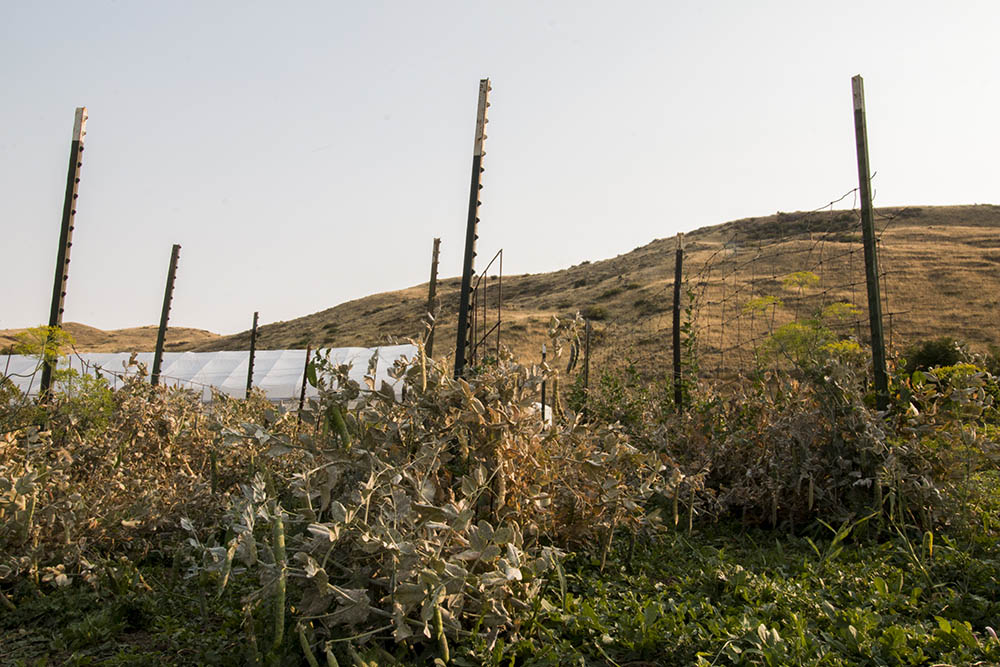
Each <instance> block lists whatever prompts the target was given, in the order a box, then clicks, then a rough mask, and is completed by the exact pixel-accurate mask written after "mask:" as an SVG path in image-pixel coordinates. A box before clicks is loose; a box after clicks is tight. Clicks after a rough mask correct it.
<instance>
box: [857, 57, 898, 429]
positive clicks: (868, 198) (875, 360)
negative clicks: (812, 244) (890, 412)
mask: <svg viewBox="0 0 1000 667" xmlns="http://www.w3.org/2000/svg"><path fill="white" fill-rule="evenodd" d="M851 88H852V92H853V97H854V138H855V142H856V144H857V152H858V185H859V191H860V194H861V232H862V237H863V240H864V246H865V282H866V283H867V285H868V323H869V327H870V328H871V336H872V365H873V366H874V371H875V402H876V406H877V407H878V409H879V410H885V409H886V407H888V405H889V379H888V376H887V374H886V370H885V336H884V334H883V331H882V300H881V297H880V295H879V283H878V252H877V251H876V248H875V210H874V209H873V208H872V193H871V176H870V171H869V162H868V125H867V121H866V119H865V86H864V80H863V79H862V78H861V75H860V74H858V75H857V76H855V77H853V78H852V79H851Z"/></svg>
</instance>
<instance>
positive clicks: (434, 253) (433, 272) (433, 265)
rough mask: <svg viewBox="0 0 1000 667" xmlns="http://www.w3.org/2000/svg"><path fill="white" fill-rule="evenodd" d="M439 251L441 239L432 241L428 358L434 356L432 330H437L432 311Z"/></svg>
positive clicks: (428, 300) (428, 301)
mask: <svg viewBox="0 0 1000 667" xmlns="http://www.w3.org/2000/svg"><path fill="white" fill-rule="evenodd" d="M440 251H441V239H434V249H433V250H432V251H431V281H430V284H429V286H428V287H427V316H428V317H430V318H431V320H430V322H429V324H430V331H428V332H427V344H426V345H424V352H425V353H426V354H427V356H428V357H433V356H434V330H435V329H437V316H436V315H435V314H434V311H435V310H437V309H436V308H435V307H434V304H435V298H436V297H437V283H438V253H439V252H440Z"/></svg>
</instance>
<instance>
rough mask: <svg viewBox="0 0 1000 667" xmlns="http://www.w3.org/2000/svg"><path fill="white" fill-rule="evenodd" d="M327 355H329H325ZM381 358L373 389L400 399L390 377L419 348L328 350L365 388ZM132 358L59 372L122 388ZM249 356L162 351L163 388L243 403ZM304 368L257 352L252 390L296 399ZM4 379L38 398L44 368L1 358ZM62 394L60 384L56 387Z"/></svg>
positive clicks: (95, 358)
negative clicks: (389, 390)
mask: <svg viewBox="0 0 1000 667" xmlns="http://www.w3.org/2000/svg"><path fill="white" fill-rule="evenodd" d="M322 352H323V354H326V352H327V350H323V351H322ZM375 354H377V355H378V361H377V365H376V367H375V386H376V388H378V387H381V386H382V383H383V382H388V383H389V384H390V385H391V386H392V387H393V388H394V389H395V390H396V394H397V396H398V395H399V393H400V392H401V391H402V387H401V386H399V384H398V383H399V382H400V381H399V380H395V379H393V378H391V377H389V370H390V369H391V368H392V365H393V364H394V363H395V362H396V360H397V359H399V358H401V357H402V358H406V359H411V358H413V357H414V356H416V354H417V346H416V345H386V346H383V347H377V348H367V347H340V348H333V349H331V350H329V358H330V361H331V362H333V363H334V364H336V365H340V364H350V365H351V370H350V377H351V379H352V380H355V381H357V382H358V384H360V385H361V387H362V389H364V388H365V383H364V376H365V374H366V373H367V372H368V363H369V360H370V359H371V358H372V355H375ZM131 356H132V355H131V354H129V353H127V352H121V353H94V352H88V353H80V354H73V355H71V356H68V357H62V358H61V359H60V360H59V366H58V367H59V368H60V369H64V368H68V367H72V368H73V369H75V370H77V371H79V372H82V373H85V374H87V375H91V376H94V375H96V374H97V373H100V374H101V375H102V376H103V377H105V378H106V379H107V380H108V381H109V382H110V383H111V384H112V385H117V384H120V383H121V378H122V377H123V376H125V375H134V374H136V373H137V372H138V368H137V367H136V366H129V365H128V362H129V358H130V357H131ZM136 361H137V362H138V363H140V364H142V365H144V366H145V367H146V372H147V373H148V372H149V371H150V370H151V369H152V367H153V353H152V352H143V353H139V354H137V355H136ZM249 364H250V353H249V352H164V353H163V360H162V363H161V365H160V384H163V385H166V386H170V387H173V386H177V387H184V388H186V389H192V390H194V391H198V392H200V393H201V399H202V400H203V401H206V402H207V401H211V400H212V388H215V389H217V390H219V391H221V392H223V393H226V394H229V395H230V396H235V397H238V398H242V397H243V396H244V395H245V393H246V385H247V370H248V368H249ZM305 364H306V351H305V350H258V351H257V352H256V354H255V355H254V375H253V386H254V387H257V388H259V389H263V390H264V392H265V393H266V394H267V397H268V398H269V399H270V400H272V401H276V402H277V401H288V400H293V399H298V397H299V395H300V393H301V391H302V383H303V382H304V379H305V378H304V375H305ZM0 375H2V376H5V377H7V378H9V379H10V380H11V381H12V382H13V383H14V384H15V385H16V386H17V388H18V389H19V390H21V391H22V392H24V393H28V394H36V393H38V386H39V384H40V383H41V377H42V373H41V369H40V368H39V362H38V358H37V357H30V356H21V355H8V356H6V357H4V356H0ZM56 388H57V389H58V385H57V387H56ZM316 393H317V392H316V389H315V388H314V387H311V386H309V385H308V384H307V385H306V396H307V397H308V396H315V395H316Z"/></svg>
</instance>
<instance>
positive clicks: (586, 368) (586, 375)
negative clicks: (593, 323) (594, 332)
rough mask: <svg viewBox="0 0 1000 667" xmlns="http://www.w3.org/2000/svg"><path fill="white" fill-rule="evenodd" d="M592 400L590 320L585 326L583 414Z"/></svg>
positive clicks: (584, 414)
mask: <svg viewBox="0 0 1000 667" xmlns="http://www.w3.org/2000/svg"><path fill="white" fill-rule="evenodd" d="M589 402H590V320H587V322H586V324H585V325H584V327H583V416H584V417H586V416H587V404H588V403H589Z"/></svg>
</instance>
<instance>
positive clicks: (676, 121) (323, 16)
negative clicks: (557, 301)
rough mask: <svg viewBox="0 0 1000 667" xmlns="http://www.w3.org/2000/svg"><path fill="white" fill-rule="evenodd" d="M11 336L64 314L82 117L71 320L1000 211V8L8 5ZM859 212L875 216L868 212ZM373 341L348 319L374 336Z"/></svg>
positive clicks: (154, 316) (280, 313)
mask: <svg viewBox="0 0 1000 667" xmlns="http://www.w3.org/2000/svg"><path fill="white" fill-rule="evenodd" d="M0 10H2V17H0V81H3V82H4V94H3V100H4V104H3V105H2V106H0V183H2V184H3V195H2V196H0V231H2V236H0V238H2V242H0V246H2V254H0V257H2V261H0V284H2V285H3V286H4V292H3V294H4V298H3V305H2V307H0V328H9V327H20V326H32V325H36V324H41V323H44V322H45V320H47V317H48V309H49V296H50V292H51V285H52V273H53V269H54V264H55V253H56V241H57V239H58V232H59V218H60V213H61V210H62V192H63V189H64V187H65V171H66V160H67V154H68V149H69V140H70V135H71V130H72V122H73V111H74V108H75V107H77V106H84V105H85V106H87V107H88V110H89V114H90V120H89V124H88V135H87V144H86V145H87V150H86V153H85V159H84V166H83V173H82V182H81V188H80V200H79V205H78V211H79V212H78V215H77V225H76V231H75V236H74V245H73V255H72V257H73V261H72V264H71V270H70V280H69V289H68V295H67V301H66V320H67V321H79V322H83V323H85V324H89V325H92V326H97V327H101V328H105V329H107V328H118V327H126V326H138V325H143V324H154V323H156V321H157V320H158V318H159V311H160V301H161V298H162V292H163V282H164V279H165V275H166V269H167V261H168V259H169V254H170V246H171V244H172V243H180V244H181V245H182V246H183V249H182V251H181V261H180V268H179V272H178V278H177V291H176V294H175V299H174V307H173V311H172V316H171V324H174V325H178V326H192V327H200V328H205V329H211V330H213V331H217V332H220V333H229V332H234V331H238V330H243V329H246V328H248V327H249V325H250V322H251V318H252V313H253V311H254V310H259V311H260V312H261V320H262V322H265V323H266V322H273V321H277V320H287V319H291V318H294V317H298V316H301V315H306V314H309V313H312V312H315V311H318V310H321V309H324V308H327V307H330V306H333V305H336V304H338V303H341V302H343V301H347V300H350V299H354V298H358V297H361V296H364V295H367V294H371V293H374V292H381V291H386V290H392V289H398V288H403V287H407V286H411V285H414V284H417V283H421V282H424V281H426V280H427V275H428V266H429V260H430V249H431V240H432V238H433V237H435V236H440V237H441V238H442V252H441V273H442V275H443V276H456V275H459V274H460V273H461V248H462V244H463V242H464V232H465V216H466V207H467V203H468V187H469V185H468V184H469V170H470V165H471V154H472V140H473V130H474V124H475V107H476V94H477V88H478V81H479V79H480V78H481V77H487V76H488V77H490V78H491V80H492V83H493V93H492V97H491V101H492V106H491V108H490V124H489V127H488V134H489V138H488V139H487V142H486V152H487V157H486V159H485V166H486V172H485V174H484V185H485V188H484V190H483V207H482V223H481V226H480V242H479V248H480V258H483V257H484V256H485V257H487V258H488V257H489V256H491V255H492V254H493V252H495V250H496V249H498V248H501V247H503V248H504V268H505V271H506V272H507V273H508V274H513V273H523V272H532V273H536V272H541V271H550V270H554V269H559V268H563V267H566V266H569V265H572V264H575V263H578V262H580V261H583V260H587V259H589V260H594V259H601V258H605V257H610V256H614V255H616V254H619V253H622V252H627V251H629V250H631V249H632V248H634V247H636V246H640V245H644V244H646V243H648V242H649V241H651V240H653V239H654V238H661V237H665V236H671V235H673V234H675V233H676V232H678V231H688V230H691V229H694V228H697V227H701V226H705V225H711V224H716V223H721V222H725V221H728V220H732V219H737V218H742V217H747V216H755V215H767V214H771V213H774V212H775V211H778V210H783V211H792V210H801V209H812V208H815V207H818V206H820V205H822V204H823V203H824V202H827V201H829V200H831V199H833V198H835V197H839V196H840V195H841V194H843V193H844V192H845V191H847V190H849V189H851V188H853V187H855V186H856V185H857V171H856V166H855V155H854V134H853V132H854V130H853V117H852V109H851V84H850V79H851V76H852V75H854V74H859V73H860V74H862V75H863V76H864V77H865V87H866V94H867V105H868V125H869V132H870V147H871V158H872V168H873V170H877V172H878V176H877V178H876V184H875V185H876V193H877V200H876V205H898V204H915V205H919V204H923V205H930V204H974V203H997V200H998V199H1000V197H998V196H997V188H998V185H997V184H998V182H1000V181H998V174H997V169H996V161H997V156H998V155H1000V130H998V129H997V118H1000V76H998V75H997V71H996V67H997V65H998V62H1000V61H998V59H997V56H996V54H997V47H996V30H997V28H998V27H1000V3H998V2H995V1H982V2H956V3H942V2H915V1H912V0H911V1H898V2H871V1H869V2H860V1H845V2H807V1H803V0H793V1H787V2H786V1H773V2H745V1H739V2H737V1H731V2H711V1H702V2H602V3H597V2H490V3H485V2H433V1H426V2H419V3H418V2H382V3H376V2H351V3H347V2H288V3H278V2H240V3H236V2H232V3H227V2H205V1H202V2H177V1H175V2H169V3H168V2H159V3H154V2H124V1H119V2H106V1H104V2H100V1H98V2H94V1H91V2H27V1H24V2H14V1H12V0H4V1H0ZM848 205H849V204H848ZM346 326H349V323H347V324H346Z"/></svg>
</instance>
